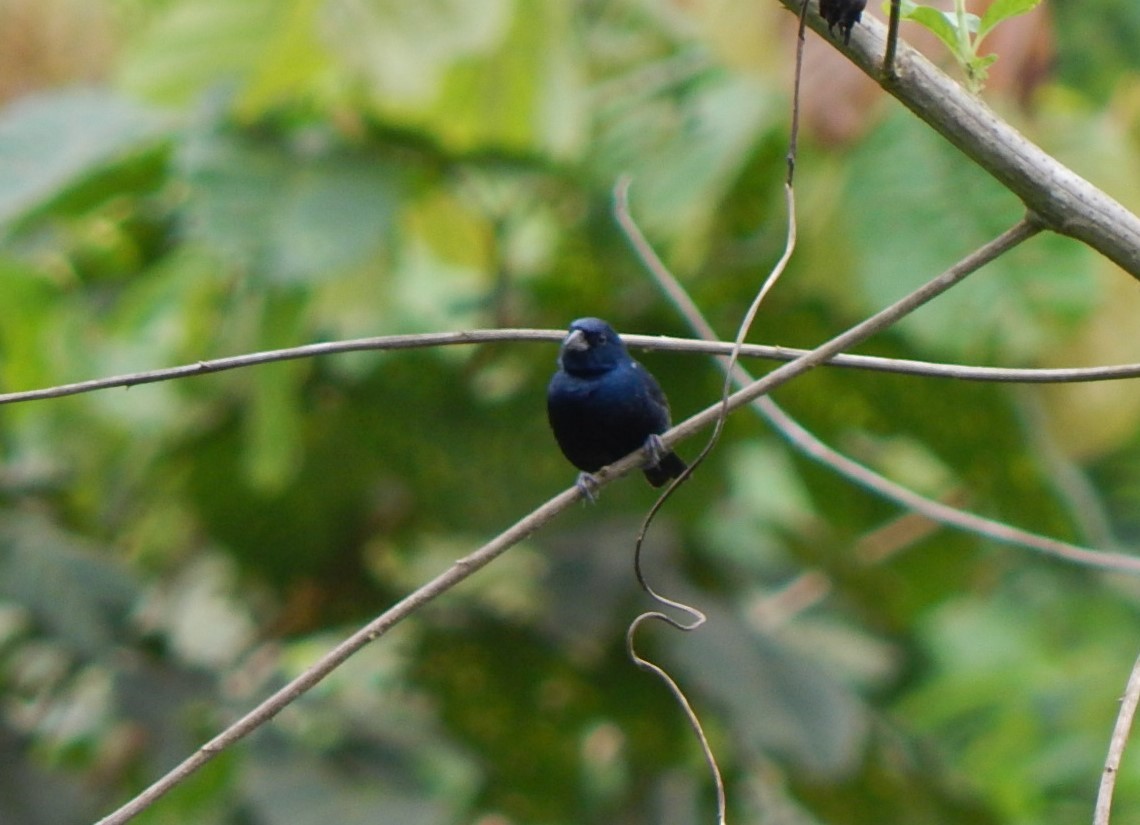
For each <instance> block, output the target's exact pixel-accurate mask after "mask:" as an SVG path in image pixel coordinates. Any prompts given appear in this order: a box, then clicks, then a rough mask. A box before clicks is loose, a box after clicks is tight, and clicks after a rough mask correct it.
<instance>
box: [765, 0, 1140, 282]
mask: <svg viewBox="0 0 1140 825" xmlns="http://www.w3.org/2000/svg"><path fill="white" fill-rule="evenodd" d="M779 2H780V3H782V4H783V5H784V6H785V7H787V8H788V10H789V11H792V12H795V13H799V11H800V3H801V0H779ZM808 25H809V26H811V27H812V29H814V30H815V31H816V32H818V33H820V34H821V35H822V34H823V33H824V31H825V29H826V28H827V23H826V22H825V21H824V20H823V19H822V18H821V17H820V16H819V14H818V9H817V8H815V7H813V10H812V12H811V13H809V14H808ZM825 39H827V38H825ZM829 42H831V41H829ZM833 45H835V47H836V48H838V49H839V50H840V51H842V52H843V53H844V54H845V55H847V57H848V58H850V59H851V60H852V61H853V62H854V63H855V64H856V65H857V66H858V67H859V68H860V69H862V70H863V71H864V72H865V73H866V74H867V75H868V76H869V77H870V78H871V79H872V80H874V81H875V82H877V83H879V84H880V85H881V86H882V87H883V88H884V89H885V90H886V91H888V92H889V93H890V94H892V95H894V96H895V97H896V98H898V100H899V101H900V102H901V103H902V104H903V105H904V106H906V107H907V108H908V109H910V110H911V111H912V112H914V114H916V115H917V116H918V117H919V118H920V119H922V120H923V121H925V122H926V123H927V124H928V125H929V126H931V127H932V128H933V129H934V130H935V131H936V132H938V133H939V134H941V135H942V136H943V137H944V138H946V139H947V140H948V141H950V142H951V143H952V144H954V145H955V146H957V147H958V148H959V149H960V150H962V152H963V153H964V154H966V156H967V157H969V158H971V159H972V160H973V161H974V162H975V163H977V164H978V165H979V166H981V167H982V168H983V169H985V170H986V171H987V172H989V173H990V174H991V175H992V176H993V177H994V178H995V179H997V180H998V182H1000V183H1001V184H1002V185H1003V186H1004V187H1005V188H1006V189H1008V190H1009V191H1011V192H1013V193H1014V194H1015V195H1017V197H1019V198H1020V199H1021V201H1022V202H1023V203H1024V204H1025V206H1026V208H1027V209H1028V210H1029V211H1030V212H1032V213H1034V214H1036V215H1038V216H1039V218H1040V221H1041V223H1042V224H1044V225H1045V226H1046V227H1048V228H1049V229H1052V230H1053V231H1055V232H1059V233H1061V234H1062V235H1068V236H1070V237H1073V238H1076V239H1077V240H1079V241H1082V242H1084V243H1086V244H1088V245H1089V246H1091V247H1092V248H1093V249H1095V250H1096V251H1098V252H1100V253H1101V254H1102V255H1104V256H1105V257H1106V258H1108V259H1109V260H1111V261H1113V262H1114V263H1116V264H1117V265H1119V266H1120V267H1122V268H1123V269H1124V270H1125V271H1126V272H1128V273H1129V274H1130V275H1132V276H1133V277H1134V278H1137V279H1140V217H1137V216H1136V215H1134V214H1133V213H1132V212H1130V211H1128V209H1126V208H1125V207H1124V206H1122V205H1121V204H1120V203H1118V202H1117V201H1116V200H1114V199H1112V198H1111V197H1109V196H1108V195H1107V194H1105V193H1104V192H1102V191H1101V190H1100V189H1098V188H1097V187H1095V186H1093V185H1092V184H1091V183H1089V182H1088V181H1087V180H1085V179H1084V178H1082V177H1081V176H1080V175H1078V174H1076V173H1075V172H1073V171H1072V170H1071V169H1069V168H1068V167H1066V166H1064V165H1063V164H1061V163H1059V162H1058V161H1057V160H1056V159H1054V158H1053V157H1051V156H1050V155H1049V154H1048V153H1046V152H1044V151H1042V149H1041V148H1040V147H1038V146H1036V145H1035V144H1033V143H1032V142H1030V141H1029V140H1028V139H1027V138H1026V137H1025V136H1024V135H1022V134H1021V133H1020V132H1018V131H1017V130H1016V129H1014V128H1013V127H1012V126H1010V125H1009V124H1008V123H1006V122H1005V121H1004V120H1002V119H1001V118H1000V117H998V116H997V115H996V114H994V112H993V111H992V110H991V109H990V108H989V107H988V106H986V104H985V103H983V102H982V101H981V99H979V98H978V97H976V96H974V95H972V94H970V93H969V92H968V91H966V90H965V89H963V88H962V87H961V86H960V85H959V84H958V83H956V82H955V81H954V80H953V79H952V78H950V77H949V76H947V75H946V74H945V73H944V72H942V71H941V70H940V69H938V67H936V66H935V65H934V64H933V63H931V62H930V61H929V60H927V59H926V58H925V57H923V56H922V55H921V54H919V53H918V52H917V51H915V50H914V49H912V48H910V47H909V46H907V45H906V43H905V42H900V43H899V44H898V52H897V55H896V56H895V59H894V61H893V62H892V65H893V66H894V69H895V74H894V76H893V77H889V78H883V77H882V76H881V71H880V70H881V68H882V61H883V55H884V53H885V51H886V47H887V29H886V27H884V26H883V24H882V23H880V22H879V21H878V20H876V19H874V18H873V17H871V16H870V15H864V16H863V20H862V22H861V24H860V25H858V26H856V27H855V29H854V30H853V31H852V34H851V42H850V44H849V45H844V44H842V43H834V42H833Z"/></svg>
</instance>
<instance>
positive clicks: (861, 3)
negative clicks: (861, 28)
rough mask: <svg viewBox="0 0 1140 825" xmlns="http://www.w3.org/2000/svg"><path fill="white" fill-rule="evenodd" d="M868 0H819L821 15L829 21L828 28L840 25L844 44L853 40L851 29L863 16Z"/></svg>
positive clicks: (829, 29)
mask: <svg viewBox="0 0 1140 825" xmlns="http://www.w3.org/2000/svg"><path fill="white" fill-rule="evenodd" d="M866 7H867V0H819V15H820V17H822V18H823V19H824V20H825V21H827V30H828V31H829V32H830V31H834V30H835V27H836V26H838V27H839V33H840V34H841V35H843V43H844V45H846V44H849V43H850V42H851V29H853V28H855V24H856V23H858V22H859V20H860V18H861V17H862V16H863V9H865V8H866Z"/></svg>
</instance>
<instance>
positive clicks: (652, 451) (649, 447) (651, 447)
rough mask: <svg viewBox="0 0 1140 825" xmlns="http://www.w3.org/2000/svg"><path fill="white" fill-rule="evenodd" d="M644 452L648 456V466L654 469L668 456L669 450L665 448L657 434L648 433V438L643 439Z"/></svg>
mask: <svg viewBox="0 0 1140 825" xmlns="http://www.w3.org/2000/svg"><path fill="white" fill-rule="evenodd" d="M645 452H646V453H648V454H649V461H648V464H649V466H650V467H656V466H657V465H658V464H660V463H661V460H662V459H664V458H665V456H667V455H669V448H668V447H666V446H665V442H663V441H662V440H661V436H659V435H657V433H650V434H649V437H648V438H646V439H645Z"/></svg>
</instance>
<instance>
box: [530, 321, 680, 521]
mask: <svg viewBox="0 0 1140 825" xmlns="http://www.w3.org/2000/svg"><path fill="white" fill-rule="evenodd" d="M546 413H547V416H548V417H549V419H550V429H552V430H553V431H554V438H555V440H557V441H558V446H559V447H560V448H561V449H562V453H563V454H564V455H565V456H566V458H568V459H569V460H570V463H571V464H573V465H574V466H575V467H577V468H578V469H579V470H582V471H583V475H581V476H579V479H578V484H579V487H581V488H582V489H584V490H585V492H586V494H587V497H590V498H592V496H591V495H590V485H589V482H590V480H591V478H590V476H589V474H590V473H593V472H595V471H597V470H600V469H601V468H602V467H605V466H606V465H607V464H612V463H613V462H615V461H617V460H618V459H619V458H622V457H623V456H626V455H628V454H629V453H632V452H633V451H634V450H636V449H638V448H639V447H648V448H649V450H650V453H651V455H650V459H649V462H650V463H648V464H646V466H645V467H644V468H643V469H644V470H645V477H646V478H647V479H649V483H650V484H652V485H653V486H654V487H660V486H661V485H662V484H665V482H667V481H668V480H669V479H671V478H676V477H677V476H679V475H680V474H681V473H683V472H684V471H685V462H684V461H682V460H681V459H680V458H678V457H677V454H676V453H674V452H672V451H669V452H666V450H665V447H664V446H663V445H662V444H661V440H660V439H659V438H658V437H657V436H658V434H659V433H663V432H665V431H666V430H668V429H669V402H668V401H666V400H665V394H664V393H663V392H661V387H660V386H659V385H658V383H657V380H656V379H655V378H654V377H653V376H652V375H650V374H649V371H648V370H647V369H645V367H643V366H641V364H639V363H638V362H637V361H634V360H633V358H631V357H630V355H629V353H628V352H626V349H625V344H623V343H622V340H621V338H620V337H618V334H617V333H616V332H614V330H613V328H612V327H611V326H610V325H609V324H607V323H606V322H605V321H602V320H600V319H598V318H579V319H578V320H577V321H575V322H574V323H572V324H570V331H569V333H568V334H567V336H566V338H565V340H563V342H562V349H561V350H560V351H559V353H558V371H557V372H556V373H554V377H553V378H551V379H550V386H549V387H547V390H546Z"/></svg>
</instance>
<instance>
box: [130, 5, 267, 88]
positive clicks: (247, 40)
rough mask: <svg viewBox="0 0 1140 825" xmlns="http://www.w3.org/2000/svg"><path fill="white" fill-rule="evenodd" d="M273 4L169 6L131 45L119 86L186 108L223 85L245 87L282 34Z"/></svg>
mask: <svg viewBox="0 0 1140 825" xmlns="http://www.w3.org/2000/svg"><path fill="white" fill-rule="evenodd" d="M278 6H279V4H277V3H275V2H273V0H243V2H240V3H233V2H229V0H183V2H177V3H171V4H170V5H169V6H167V8H166V9H164V10H163V12H162V13H161V14H160V15H158V16H157V17H156V19H155V20H154V22H153V23H152V24H151V25H150V27H149V28H148V29H147V30H145V31H144V32H142V33H141V35H139V36H136V37H135V38H133V40H132V41H131V45H130V47H129V48H128V49H127V51H126V54H125V57H124V59H123V61H122V63H121V65H120V67H119V73H118V81H119V83H120V84H121V85H122V86H123V87H124V88H126V89H127V90H128V91H130V92H132V93H134V94H137V95H141V96H144V97H147V98H149V99H151V100H156V101H161V102H163V103H169V104H185V103H188V102H189V101H191V100H193V99H195V98H196V97H197V96H198V95H199V94H201V93H202V92H203V91H204V90H205V89H207V88H209V87H210V86H212V85H215V84H218V83H220V82H229V83H231V84H232V83H235V82H236V83H238V84H239V85H240V84H242V83H243V82H244V81H245V80H246V79H247V78H249V77H250V76H251V75H253V74H254V73H255V72H256V71H257V69H258V67H259V66H260V65H261V60H262V57H263V55H264V53H265V50H266V49H268V48H269V46H270V44H271V43H272V42H273V40H274V38H275V35H276V32H277V30H278V28H279V23H278V21H279V20H281V19H282V18H284V19H288V18H289V15H281V14H280V9H279V8H278Z"/></svg>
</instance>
